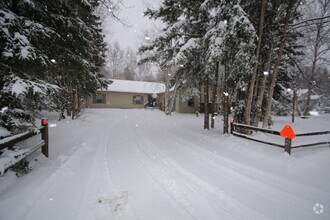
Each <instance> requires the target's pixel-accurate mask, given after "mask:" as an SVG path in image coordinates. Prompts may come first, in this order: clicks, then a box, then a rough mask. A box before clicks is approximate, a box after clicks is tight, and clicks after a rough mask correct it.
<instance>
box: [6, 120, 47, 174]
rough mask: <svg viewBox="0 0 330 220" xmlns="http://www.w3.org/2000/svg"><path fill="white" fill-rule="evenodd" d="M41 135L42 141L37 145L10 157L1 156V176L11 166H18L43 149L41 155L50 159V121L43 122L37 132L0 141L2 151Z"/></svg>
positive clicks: (25, 133)
mask: <svg viewBox="0 0 330 220" xmlns="http://www.w3.org/2000/svg"><path fill="white" fill-rule="evenodd" d="M39 134H41V140H40V141H38V143H37V144H35V145H33V146H31V147H27V148H24V149H22V150H18V151H16V152H15V151H13V153H10V155H4V154H2V155H0V162H1V163H0V175H3V173H4V172H5V171H6V170H7V169H8V168H9V167H11V166H13V165H15V164H17V163H18V162H20V161H21V160H23V159H24V158H26V157H27V156H28V155H30V154H32V153H33V152H35V151H36V150H38V149H40V148H41V153H42V154H44V155H45V156H46V157H48V146H49V138H48V120H47V119H42V120H41V127H40V128H38V129H36V130H35V131H30V132H24V133H21V134H17V135H13V136H10V137H7V138H4V139H2V140H0V150H3V149H5V148H10V147H14V146H15V145H16V144H17V143H19V142H22V141H25V140H27V139H29V138H32V137H34V136H37V135H39Z"/></svg>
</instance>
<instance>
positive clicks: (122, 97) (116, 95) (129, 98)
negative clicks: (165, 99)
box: [86, 91, 148, 109]
mask: <svg viewBox="0 0 330 220" xmlns="http://www.w3.org/2000/svg"><path fill="white" fill-rule="evenodd" d="M97 93H99V94H105V95H106V101H105V102H106V103H105V104H103V103H93V96H90V97H88V98H87V101H86V107H87V108H122V109H128V108H144V104H145V103H146V102H148V94H141V93H123V92H106V91H104V92H102V91H100V92H97ZM135 95H141V96H143V104H140V105H138V104H133V96H135Z"/></svg>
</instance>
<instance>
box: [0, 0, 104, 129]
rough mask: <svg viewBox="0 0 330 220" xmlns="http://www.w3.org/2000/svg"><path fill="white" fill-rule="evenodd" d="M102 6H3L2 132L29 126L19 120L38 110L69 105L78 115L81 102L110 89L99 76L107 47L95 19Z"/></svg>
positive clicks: (77, 3)
mask: <svg viewBox="0 0 330 220" xmlns="http://www.w3.org/2000/svg"><path fill="white" fill-rule="evenodd" d="M98 3H99V1H97V0H91V1H74V2H72V1H70V2H69V1H55V0H50V1H39V0H30V1H25V0H22V1H14V0H13V1H1V2H0V39H1V41H0V51H1V57H0V65H1V68H0V78H1V84H0V86H1V88H0V89H1V94H0V95H1V103H0V106H1V108H2V109H5V110H3V111H1V121H0V124H1V126H2V127H6V128H8V129H10V130H12V131H14V130H15V129H14V127H13V126H12V124H13V123H14V122H15V125H16V126H15V127H16V128H19V127H20V125H23V124H24V123H23V122H22V121H20V120H19V119H17V117H19V116H20V114H21V115H22V117H21V118H27V117H25V116H24V117H23V115H28V116H29V117H30V118H32V113H33V112H34V111H36V110H41V109H60V108H62V107H63V106H65V107H66V108H69V104H70V105H71V109H72V111H73V112H74V110H75V109H76V107H77V106H79V104H77V103H79V101H78V100H80V99H81V97H82V96H85V95H88V94H89V93H90V92H94V91H95V90H96V88H98V87H100V86H104V85H105V82H104V80H102V79H101V76H100V75H99V68H100V67H101V66H102V65H103V64H104V52H105V44H104V42H103V36H102V33H101V31H102V30H101V29H100V28H99V26H100V23H99V18H98V16H96V15H95V14H94V10H95V9H96V7H98ZM63 94H65V96H64V97H63ZM9 101H10V102H9ZM62 110H63V109H62ZM10 112H12V113H10ZM17 112H19V113H20V114H17ZM16 116H17V117H16ZM29 122H31V120H29ZM29 126H32V123H29V124H24V126H23V129H25V127H29Z"/></svg>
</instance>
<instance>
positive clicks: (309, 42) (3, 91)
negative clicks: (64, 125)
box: [0, 0, 330, 136]
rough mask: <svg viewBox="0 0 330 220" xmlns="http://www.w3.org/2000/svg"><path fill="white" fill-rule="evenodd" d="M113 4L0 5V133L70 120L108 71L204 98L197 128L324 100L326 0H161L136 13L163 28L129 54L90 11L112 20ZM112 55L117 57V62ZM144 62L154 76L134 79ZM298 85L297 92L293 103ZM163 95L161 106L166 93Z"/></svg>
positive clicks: (26, 1) (305, 109) (264, 118)
mask: <svg viewBox="0 0 330 220" xmlns="http://www.w3.org/2000/svg"><path fill="white" fill-rule="evenodd" d="M119 3H120V1H117V2H113V1H110V0H107V1H103V0H75V1H68V0H49V1H40V0H3V1H1V2H0V27H1V28H0V52H1V55H0V128H1V130H2V131H1V134H5V135H3V136H8V135H9V134H14V133H19V132H22V131H25V130H27V129H33V127H34V119H35V117H36V116H37V114H38V112H39V111H41V110H47V111H58V112H61V114H62V113H64V112H67V113H68V115H69V116H70V117H72V118H73V119H74V118H75V117H76V116H77V114H78V112H79V109H80V108H81V104H82V101H83V100H84V98H85V97H86V96H89V95H90V94H92V93H94V92H95V91H96V90H97V89H101V88H106V86H107V84H108V83H109V82H110V81H109V78H126V79H135V80H136V79H138V80H142V79H143V80H156V81H162V82H164V83H165V85H166V88H168V89H167V90H169V89H170V88H172V87H174V88H175V90H174V91H177V90H181V91H183V94H185V96H187V97H189V96H192V95H196V94H198V95H200V96H201V97H202V96H203V99H204V100H209V103H210V104H209V105H205V106H204V112H205V114H204V115H205V119H204V128H205V129H209V128H210V126H211V127H213V126H214V114H215V113H216V112H217V111H218V110H219V109H220V111H221V113H222V114H223V117H224V122H225V123H224V132H228V120H229V115H232V116H233V118H234V120H235V121H237V122H241V123H245V124H252V125H258V122H262V124H263V127H267V126H269V125H270V124H271V114H289V113H290V111H292V106H293V107H294V108H293V109H294V111H297V112H298V113H299V114H300V115H308V114H309V112H310V111H311V110H313V109H312V108H313V106H312V97H313V95H316V94H317V95H321V96H322V97H323V98H324V100H325V102H324V103H325V104H324V105H325V106H329V100H330V99H329V98H330V88H329V86H328V85H329V82H330V79H329V76H330V75H329V74H330V73H329V68H328V66H329V49H330V44H329V42H330V41H329V32H330V25H329V21H330V15H329V8H330V0H315V1H308V0H305V1H302V0H285V1H284V0H257V1H247V0H220V1H219V0H175V1H174V0H163V1H162V4H161V6H160V7H159V8H157V9H147V10H146V12H145V16H147V17H149V18H150V19H155V20H160V21H162V23H163V24H164V26H163V27H162V29H160V30H158V31H156V32H153V33H154V35H155V36H153V37H152V38H151V40H148V41H146V42H145V43H144V45H143V46H141V47H140V48H139V51H138V53H137V54H135V53H134V51H130V50H127V51H126V52H121V51H120V48H118V45H117V46H116V44H111V43H110V42H105V41H104V34H103V31H102V26H101V25H102V13H100V11H102V10H101V9H100V8H102V7H103V9H105V10H107V11H108V12H109V13H110V15H112V16H113V17H114V18H117V16H116V15H115V14H113V13H112V12H114V11H116V10H117V7H120V6H122V4H119ZM116 50H117V52H116ZM118 53H122V55H121V56H124V55H123V54H125V57H126V60H125V61H123V62H122V63H121V64H120V65H119V64H118V62H117V60H116V59H117V58H118ZM127 57H129V58H127ZM151 64H152V65H154V66H156V67H157V69H158V71H159V74H160V76H158V77H155V78H150V77H145V76H143V72H148V71H150V66H148V65H151ZM137 69H139V70H137ZM299 89H304V90H305V91H306V95H305V97H306V98H305V99H304V100H303V103H302V104H301V105H300V106H299V105H298V104H296V103H297V101H298V100H297V99H298V94H299ZM174 95H175V94H174ZM167 98H168V99H169V102H168V105H169V106H170V105H171V102H170V101H171V100H173V95H169V94H168V95H167ZM210 114H211V115H212V117H209V115H210Z"/></svg>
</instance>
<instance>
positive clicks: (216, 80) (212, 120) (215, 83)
mask: <svg viewBox="0 0 330 220" xmlns="http://www.w3.org/2000/svg"><path fill="white" fill-rule="evenodd" d="M218 80H219V62H217V63H216V67H215V82H214V86H213V91H212V92H213V94H212V109H213V111H212V117H211V128H214V121H215V113H216V112H217V92H218Z"/></svg>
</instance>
